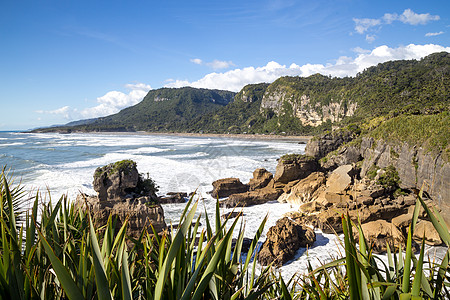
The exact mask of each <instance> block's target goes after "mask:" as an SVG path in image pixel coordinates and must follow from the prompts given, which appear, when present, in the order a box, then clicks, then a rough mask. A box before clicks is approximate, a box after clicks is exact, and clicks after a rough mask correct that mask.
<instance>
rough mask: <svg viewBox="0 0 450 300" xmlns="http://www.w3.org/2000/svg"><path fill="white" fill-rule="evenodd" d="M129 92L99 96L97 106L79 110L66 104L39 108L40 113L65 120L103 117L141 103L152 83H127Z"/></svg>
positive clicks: (116, 92)
mask: <svg viewBox="0 0 450 300" xmlns="http://www.w3.org/2000/svg"><path fill="white" fill-rule="evenodd" d="M125 88H127V89H128V90H130V91H129V93H123V92H119V91H110V92H108V93H106V94H105V95H103V96H101V97H98V98H97V103H99V104H98V105H97V106H94V107H89V108H85V109H82V110H79V109H77V108H71V107H69V106H64V107H61V108H58V109H55V110H49V111H44V110H38V111H36V112H37V113H40V114H51V115H60V116H61V117H62V118H64V119H65V120H68V121H70V120H76V119H88V118H97V117H103V116H107V115H111V114H115V113H117V112H119V111H120V110H121V109H124V108H125V107H128V106H132V105H135V104H137V103H139V102H140V101H141V100H142V99H143V98H144V97H145V95H146V94H147V93H148V91H149V90H151V87H150V85H147V84H144V83H136V84H126V85H125Z"/></svg>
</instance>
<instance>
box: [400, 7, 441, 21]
mask: <svg viewBox="0 0 450 300" xmlns="http://www.w3.org/2000/svg"><path fill="white" fill-rule="evenodd" d="M439 19H440V17H439V16H433V15H430V14H416V13H415V12H413V11H412V10H411V9H409V8H408V9H405V11H404V12H403V13H402V14H401V15H400V16H399V18H398V20H399V21H401V22H403V23H405V24H410V25H419V24H421V25H425V24H427V23H428V22H430V21H437V20H439Z"/></svg>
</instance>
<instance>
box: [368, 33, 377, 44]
mask: <svg viewBox="0 0 450 300" xmlns="http://www.w3.org/2000/svg"><path fill="white" fill-rule="evenodd" d="M376 38H377V37H376V35H374V34H366V41H368V42H369V43H372V42H373V41H375V39H376Z"/></svg>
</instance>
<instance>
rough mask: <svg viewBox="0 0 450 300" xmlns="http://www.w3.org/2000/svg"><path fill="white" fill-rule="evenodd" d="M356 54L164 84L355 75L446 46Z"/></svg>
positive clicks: (235, 86) (230, 84)
mask: <svg viewBox="0 0 450 300" xmlns="http://www.w3.org/2000/svg"><path fill="white" fill-rule="evenodd" d="M354 51H355V52H356V53H358V54H357V56H356V57H354V58H352V57H347V56H342V57H339V58H338V59H337V60H336V61H335V63H334V64H326V65H323V64H304V65H302V66H299V65H297V64H291V65H290V66H286V65H281V64H279V63H277V62H274V61H271V62H269V63H267V65H265V66H262V67H247V68H242V69H234V70H230V71H227V72H223V73H217V72H213V73H210V74H207V75H206V76H204V77H203V78H201V79H199V80H196V81H192V82H191V81H188V80H170V81H169V83H168V84H167V85H166V87H183V86H192V87H197V88H209V89H222V90H230V91H236V92H237V91H239V90H240V89H241V88H242V87H243V86H245V85H246V84H250V83H259V82H273V81H274V80H276V79H277V78H279V77H281V76H309V75H312V74H315V73H320V74H323V75H331V76H337V77H345V76H355V75H356V74H357V73H359V72H362V71H364V69H366V68H368V67H371V66H375V65H377V64H379V63H383V62H386V61H389V60H399V59H420V58H422V57H424V56H427V55H429V54H431V53H434V52H440V51H447V52H450V47H443V46H440V45H434V44H427V45H415V44H410V45H407V46H402V47H398V48H390V47H388V46H379V47H376V48H374V49H373V50H372V51H369V50H364V49H361V48H356V49H354Z"/></svg>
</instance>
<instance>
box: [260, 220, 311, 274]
mask: <svg viewBox="0 0 450 300" xmlns="http://www.w3.org/2000/svg"><path fill="white" fill-rule="evenodd" d="M315 240H316V235H315V233H314V230H312V229H311V228H309V227H307V226H304V225H300V224H298V223H296V222H294V221H292V220H290V219H289V218H286V217H285V218H282V219H280V220H278V221H277V223H276V225H275V226H272V227H271V228H270V229H269V232H268V233H267V239H266V241H265V242H264V244H263V245H262V246H261V250H260V251H259V253H258V261H259V263H261V264H262V265H268V264H270V263H272V262H273V263H274V265H276V266H281V265H282V264H284V263H285V262H287V261H288V260H290V259H292V258H293V257H294V255H295V253H296V252H297V250H298V249H299V248H300V247H307V246H311V245H312V244H313V243H314V242H315Z"/></svg>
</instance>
